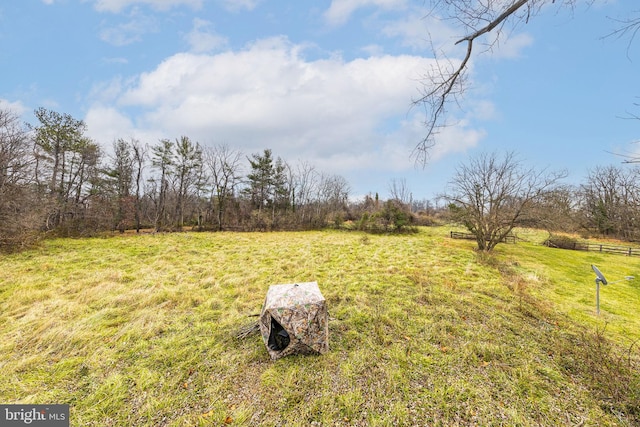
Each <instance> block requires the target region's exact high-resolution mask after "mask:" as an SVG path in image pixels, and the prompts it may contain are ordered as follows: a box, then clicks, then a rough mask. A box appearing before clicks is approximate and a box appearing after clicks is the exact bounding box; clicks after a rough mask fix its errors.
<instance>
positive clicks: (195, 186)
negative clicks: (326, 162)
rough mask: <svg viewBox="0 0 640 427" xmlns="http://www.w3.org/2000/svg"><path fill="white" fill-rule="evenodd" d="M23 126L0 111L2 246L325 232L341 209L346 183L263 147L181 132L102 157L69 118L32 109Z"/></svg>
mask: <svg viewBox="0 0 640 427" xmlns="http://www.w3.org/2000/svg"><path fill="white" fill-rule="evenodd" d="M35 117H36V118H37V120H38V123H37V124H35V125H29V124H27V125H24V124H22V123H21V122H20V120H19V117H18V116H17V115H16V114H15V113H13V112H11V111H9V110H0V245H2V247H3V248H5V249H6V248H19V247H23V246H26V245H28V244H29V243H30V242H33V241H34V240H37V239H38V238H40V237H41V236H42V235H43V233H44V234H47V233H49V234H55V235H61V236H85V235H92V234H95V233H98V232H102V231H113V230H119V231H121V232H124V231H125V230H136V231H140V230H142V229H152V230H154V231H178V230H182V229H184V228H185V227H194V228H197V229H200V230H212V229H213V230H272V229H309V228H318V227H324V226H326V225H327V223H328V222H329V221H330V218H332V217H340V216H344V212H346V211H347V207H348V206H347V203H348V198H349V192H350V188H349V184H348V183H347V181H346V179H344V178H343V177H341V176H339V175H331V174H326V173H322V172H320V171H318V170H317V169H316V168H315V167H314V166H313V165H312V164H310V163H306V162H300V163H297V164H295V165H292V164H290V163H288V162H286V161H285V160H283V159H281V158H280V157H275V156H274V154H273V153H272V151H271V150H269V149H265V150H264V151H263V152H260V153H253V154H251V155H250V156H245V155H244V154H243V153H241V152H240V151H239V150H237V149H234V148H232V147H230V146H228V145H224V144H219V145H215V146H211V147H209V146H207V147H203V146H202V145H200V144H199V143H197V142H194V141H192V140H191V139H190V138H189V137H187V136H181V137H179V138H176V139H175V140H171V139H162V140H160V141H158V142H157V143H155V144H154V145H148V144H144V143H142V142H140V141H138V140H136V139H129V140H125V139H118V140H116V141H115V142H114V143H113V147H112V150H111V151H110V152H109V153H106V152H105V151H104V150H103V149H102V148H101V147H100V145H98V144H97V143H96V142H94V141H92V140H91V139H90V138H88V137H87V136H86V125H85V123H84V122H83V121H81V120H77V119H75V118H73V117H72V116H70V115H68V114H62V113H58V112H56V111H52V110H48V109H45V108H39V109H37V110H36V111H35Z"/></svg>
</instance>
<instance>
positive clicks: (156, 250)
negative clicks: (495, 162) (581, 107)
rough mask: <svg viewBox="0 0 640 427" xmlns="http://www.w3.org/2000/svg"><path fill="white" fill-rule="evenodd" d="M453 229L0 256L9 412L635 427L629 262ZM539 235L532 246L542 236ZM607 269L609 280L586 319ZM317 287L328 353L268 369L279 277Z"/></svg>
mask: <svg viewBox="0 0 640 427" xmlns="http://www.w3.org/2000/svg"><path fill="white" fill-rule="evenodd" d="M447 234H448V229H444V228H421V229H420V232H419V233H417V234H410V235H403V236H388V235H365V234H362V233H359V232H344V231H317V232H288V233H264V234H261V233H177V234H154V235H152V234H147V235H139V236H136V235H126V236H118V237H113V238H94V239H83V240H71V239H58V240H51V241H47V242H45V243H44V244H43V246H42V247H41V248H39V249H37V250H32V251H28V252H23V253H20V254H13V255H7V256H3V257H2V258H0V312H1V316H0V371H1V372H2V373H3V374H2V375H3V381H1V382H0V401H2V402H4V403H34V404H35V403H68V404H70V405H71V424H72V425H82V426H122V425H136V426H157V425H168V426H187V425H188V426H193V425H199V426H209V425H211V426H213V425H247V426H248V425H264V426H276V425H293V426H296V425H298V426H309V425H316V426H324V425H353V426H356V425H362V426H365V425H366V426H395V425H408V426H409V425H443V426H449V425H521V426H534V425H535V426H539V425H548V426H554V425H605V426H606V425H610V426H614V425H637V424H638V423H640V392H639V390H640V375H639V374H638V372H639V369H638V368H639V367H640V355H639V351H638V341H639V340H640V315H639V314H638V313H639V310H638V308H639V307H640V259H634V258H628V257H623V256H619V255H602V254H594V253H586V252H585V253H583V252H574V251H563V250H559V249H550V248H546V247H543V246H539V245H538V244H537V243H539V242H541V241H542V240H544V235H542V234H540V235H538V234H537V233H535V232H533V231H527V230H523V231H521V234H522V236H525V237H526V238H527V239H526V240H527V241H524V242H520V243H518V244H517V245H501V246H499V247H498V248H497V250H496V253H495V254H494V255H492V256H480V255H478V254H476V253H475V252H474V251H473V242H469V241H459V240H452V239H449V238H448V237H447ZM538 237H540V239H538ZM591 264H596V265H598V266H599V267H600V268H601V270H602V271H603V272H605V274H608V273H610V274H609V275H610V276H611V277H610V280H612V281H613V280H616V279H617V277H616V276H617V275H619V276H620V277H623V276H625V275H636V276H638V277H639V278H638V280H637V281H632V282H626V281H623V282H619V283H615V284H612V285H611V286H607V287H603V288H602V289H601V315H600V316H595V282H594V279H595V276H594V275H593V273H592V271H591V269H590V265H591ZM306 281H318V283H319V285H320V288H321V290H322V292H323V294H324V296H325V297H326V299H327V302H328V307H329V314H330V322H329V333H330V348H331V350H330V352H329V353H327V354H325V355H323V356H292V357H287V358H283V359H280V360H278V361H275V362H273V361H271V360H270V359H269V357H268V354H267V352H266V349H265V348H264V344H263V343H262V340H261V338H260V336H259V335H258V334H253V335H249V336H247V337H245V338H243V339H237V338H236V334H237V333H238V331H240V330H242V329H243V328H246V327H247V325H250V324H252V323H253V322H255V321H256V318H255V317H254V316H255V315H256V314H258V313H259V311H260V308H261V305H262V303H263V299H264V297H265V295H266V292H267V289H268V287H269V285H271V284H279V283H293V282H306Z"/></svg>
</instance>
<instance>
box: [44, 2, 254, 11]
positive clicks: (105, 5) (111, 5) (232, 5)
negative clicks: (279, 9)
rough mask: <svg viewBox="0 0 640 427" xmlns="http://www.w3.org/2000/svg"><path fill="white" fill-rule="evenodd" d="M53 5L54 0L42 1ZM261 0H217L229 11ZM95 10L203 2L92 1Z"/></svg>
mask: <svg viewBox="0 0 640 427" xmlns="http://www.w3.org/2000/svg"><path fill="white" fill-rule="evenodd" d="M43 1H44V2H45V3H47V2H49V3H53V1H54V0H43ZM261 1H262V0H218V2H219V3H221V4H222V6H223V7H224V8H225V9H227V10H230V11H239V10H253V9H254V8H255V7H256V6H257V5H258V3H260V2H261ZM94 2H95V8H96V10H98V11H100V12H112V13H119V12H122V11H123V10H124V9H126V8H128V7H129V6H135V5H148V6H150V7H152V8H153V9H156V10H162V11H164V10H169V9H172V8H174V7H179V6H187V7H190V8H192V9H200V8H201V7H202V5H203V3H204V1H203V0H94Z"/></svg>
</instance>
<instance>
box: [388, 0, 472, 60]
mask: <svg viewBox="0 0 640 427" xmlns="http://www.w3.org/2000/svg"><path fill="white" fill-rule="evenodd" d="M382 34H384V35H386V36H388V37H399V38H400V39H402V44H403V45H404V46H407V47H411V48H412V49H414V50H429V51H430V50H436V51H438V52H440V51H442V50H445V51H447V52H451V51H452V50H453V49H455V42H456V41H457V40H458V39H459V38H460V35H459V34H458V33H456V30H455V29H454V28H453V27H452V26H450V25H448V24H447V23H446V22H445V21H443V20H442V19H440V18H438V17H437V16H435V15H429V14H428V12H427V11H426V10H425V9H414V11H413V12H412V13H410V14H407V15H406V16H405V18H403V19H400V20H396V21H390V22H388V23H386V24H385V25H384V26H383V28H382ZM458 50H459V49H458Z"/></svg>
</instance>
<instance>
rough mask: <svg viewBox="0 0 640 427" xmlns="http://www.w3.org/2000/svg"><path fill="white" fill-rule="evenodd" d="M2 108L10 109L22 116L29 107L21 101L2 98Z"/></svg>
mask: <svg viewBox="0 0 640 427" xmlns="http://www.w3.org/2000/svg"><path fill="white" fill-rule="evenodd" d="M0 110H9V111H11V112H13V113H14V114H16V115H18V116H22V115H23V114H24V113H26V112H27V110H28V109H27V107H25V106H24V104H23V103H22V102H21V101H9V100H7V99H2V98H0Z"/></svg>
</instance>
